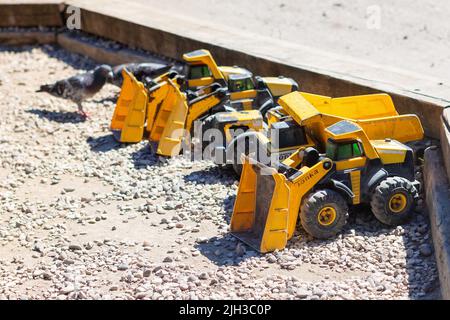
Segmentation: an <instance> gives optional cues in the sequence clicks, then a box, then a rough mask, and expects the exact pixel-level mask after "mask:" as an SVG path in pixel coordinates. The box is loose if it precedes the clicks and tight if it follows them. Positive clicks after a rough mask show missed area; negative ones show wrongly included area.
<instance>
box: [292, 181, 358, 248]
mask: <svg viewBox="0 0 450 320" xmlns="http://www.w3.org/2000/svg"><path fill="white" fill-rule="evenodd" d="M325 207H333V208H334V210H335V212H336V218H335V220H334V222H333V223H331V224H330V225H328V226H324V225H321V224H320V223H319V221H318V215H319V212H320V211H321V210H322V209H323V208H325ZM348 215H349V214H348V205H347V202H346V201H345V199H344V197H342V196H341V195H340V194H339V193H337V192H336V191H333V190H330V189H323V190H318V191H314V192H311V193H310V194H309V195H307V196H306V197H305V199H304V200H303V202H302V206H301V209H300V223H301V225H302V227H303V229H305V231H306V232H307V233H309V234H310V235H311V236H313V237H314V238H318V239H328V238H332V237H334V236H336V235H337V234H338V233H339V232H341V231H342V228H344V226H345V225H346V224H347V219H348Z"/></svg>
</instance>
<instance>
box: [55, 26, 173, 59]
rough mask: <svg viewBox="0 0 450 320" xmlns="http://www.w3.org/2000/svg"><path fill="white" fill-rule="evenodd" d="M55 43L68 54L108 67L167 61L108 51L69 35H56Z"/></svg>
mask: <svg viewBox="0 0 450 320" xmlns="http://www.w3.org/2000/svg"><path fill="white" fill-rule="evenodd" d="M57 43H58V44H59V45H60V46H61V47H63V48H65V49H66V50H68V51H70V52H75V53H78V54H81V55H84V56H87V57H90V58H91V59H93V60H95V61H97V62H99V63H107V64H110V65H118V64H122V63H129V62H156V63H162V64H166V63H167V61H165V60H162V59H159V58H156V57H152V56H149V55H145V54H143V53H139V52H136V51H133V50H131V49H120V50H115V49H108V48H104V47H101V46H99V45H95V44H93V43H88V42H86V41H83V40H82V39H80V38H77V37H74V36H71V35H70V33H60V34H58V35H57Z"/></svg>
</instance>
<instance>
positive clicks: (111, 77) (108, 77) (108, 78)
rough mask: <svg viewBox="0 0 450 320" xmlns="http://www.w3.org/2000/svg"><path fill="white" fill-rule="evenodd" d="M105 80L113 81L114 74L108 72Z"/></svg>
mask: <svg viewBox="0 0 450 320" xmlns="http://www.w3.org/2000/svg"><path fill="white" fill-rule="evenodd" d="M106 79H107V80H109V81H112V80H113V79H114V74H113V72H112V71H110V72H108V76H107V77H106Z"/></svg>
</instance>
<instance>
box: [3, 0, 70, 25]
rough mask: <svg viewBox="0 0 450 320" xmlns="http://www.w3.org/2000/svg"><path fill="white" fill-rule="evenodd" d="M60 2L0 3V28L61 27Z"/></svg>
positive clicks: (61, 7)
mask: <svg viewBox="0 0 450 320" xmlns="http://www.w3.org/2000/svg"><path fill="white" fill-rule="evenodd" d="M63 8H64V6H61V4H60V2H56V1H52V2H43V3H36V1H35V3H31V2H26V3H23V2H21V1H19V2H15V3H9V2H7V3H5V2H2V3H0V27H39V26H41V27H61V26H63V19H62V16H61V9H63Z"/></svg>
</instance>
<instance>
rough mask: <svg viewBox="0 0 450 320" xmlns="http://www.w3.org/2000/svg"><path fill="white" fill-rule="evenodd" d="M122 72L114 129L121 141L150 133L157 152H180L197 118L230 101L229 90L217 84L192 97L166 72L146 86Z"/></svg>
mask: <svg viewBox="0 0 450 320" xmlns="http://www.w3.org/2000/svg"><path fill="white" fill-rule="evenodd" d="M123 75H124V84H123V89H122V93H121V95H120V97H119V101H118V103H117V107H116V110H115V112H114V116H113V120H112V122H111V129H113V130H114V131H115V135H116V136H117V140H119V141H120V142H128V143H133V142H139V141H141V140H142V139H143V138H144V136H148V139H149V140H150V141H152V142H155V143H157V150H156V152H157V153H158V154H160V155H163V156H174V155H177V154H179V152H180V149H181V144H182V141H183V139H184V138H185V137H186V133H187V132H190V130H191V128H192V126H193V123H194V121H195V120H197V119H198V118H199V117H201V116H203V115H205V114H208V112H210V111H211V110H212V109H213V108H218V107H220V106H221V105H223V104H224V103H226V102H227V101H228V100H229V95H228V94H227V92H226V89H224V88H222V87H221V86H220V85H218V84H214V83H213V84H212V85H210V86H207V87H206V88H208V90H207V91H209V92H210V93H207V94H203V95H200V96H195V95H194V98H192V99H191V100H189V99H188V97H187V95H186V94H185V93H184V92H182V91H181V90H180V85H179V83H178V78H177V77H174V78H170V77H169V76H168V75H164V76H162V77H160V78H159V79H158V81H157V82H155V84H154V85H153V86H152V87H151V88H149V89H147V88H145V87H144V85H143V84H142V83H141V82H139V81H137V80H136V78H135V77H134V76H133V75H132V74H130V73H128V72H127V71H126V70H124V73H123Z"/></svg>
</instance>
